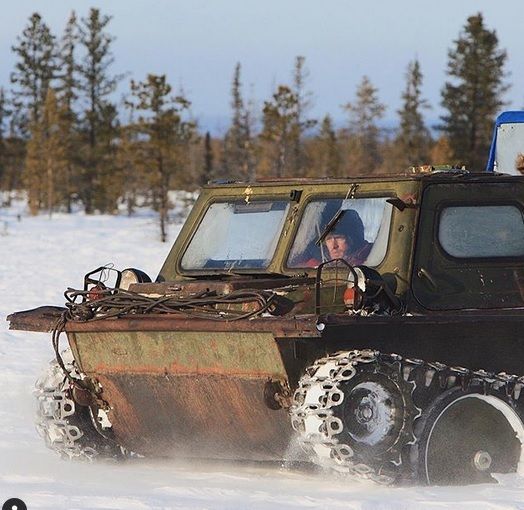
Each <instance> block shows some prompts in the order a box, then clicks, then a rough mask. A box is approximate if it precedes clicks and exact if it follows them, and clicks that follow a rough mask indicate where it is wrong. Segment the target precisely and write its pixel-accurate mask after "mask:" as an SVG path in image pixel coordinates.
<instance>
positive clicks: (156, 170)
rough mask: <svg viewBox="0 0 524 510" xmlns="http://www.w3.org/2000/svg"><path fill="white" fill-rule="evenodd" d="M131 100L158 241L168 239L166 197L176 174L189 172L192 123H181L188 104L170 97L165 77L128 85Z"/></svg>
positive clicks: (155, 76)
mask: <svg viewBox="0 0 524 510" xmlns="http://www.w3.org/2000/svg"><path fill="white" fill-rule="evenodd" d="M131 94H132V98H133V100H132V101H131V102H130V103H129V104H130V105H132V107H133V108H135V109H136V111H137V112H138V114H139V118H138V120H137V126H136V127H137V131H138V132H139V133H140V135H141V136H140V137H139V138H140V141H139V142H138V150H139V151H140V154H141V156H140V157H141V158H142V161H144V162H146V163H147V166H148V167H149V168H150V169H151V172H150V174H149V185H150V188H151V191H152V196H153V205H154V207H155V209H156V210H157V211H158V212H159V220H160V238H161V241H162V242H165V241H166V240H167V220H168V211H169V196H168V192H169V190H170V187H171V184H172V182H173V179H174V178H175V177H176V174H177V173H183V172H184V171H187V169H188V152H189V150H188V148H189V144H190V143H191V142H192V141H193V139H194V137H195V124H194V123H193V122H190V121H186V120H184V118H183V117H184V115H185V114H186V113H187V112H188V110H189V107H190V104H191V103H190V102H189V101H188V100H187V99H186V98H185V97H184V96H183V95H178V96H173V95H172V88H171V85H169V83H167V81H166V77H165V75H161V76H157V75H153V74H149V75H148V76H147V78H146V80H145V81H143V82H139V83H136V82H131Z"/></svg>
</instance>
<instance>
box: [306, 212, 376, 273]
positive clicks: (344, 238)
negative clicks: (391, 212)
mask: <svg viewBox="0 0 524 510" xmlns="http://www.w3.org/2000/svg"><path fill="white" fill-rule="evenodd" d="M372 247H373V244H372V243H370V242H368V241H366V239H365V238H364V224H363V223H362V220H361V218H360V216H359V214H358V213H357V211H355V210H354V209H348V210H346V211H345V212H344V214H343V215H342V217H341V218H340V219H339V220H338V222H337V223H336V224H335V226H334V227H333V229H332V230H331V231H330V232H328V234H327V236H326V237H325V239H324V250H323V258H324V261H327V260H333V259H344V260H345V261H346V262H348V263H349V264H351V265H352V266H358V265H361V264H363V263H364V262H365V260H366V259H367V257H368V255H369V252H370V251H371V248H372ZM318 264H320V261H318V260H315V259H311V260H309V261H308V263H307V265H308V266H309V267H312V266H318Z"/></svg>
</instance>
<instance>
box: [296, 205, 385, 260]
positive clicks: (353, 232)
mask: <svg viewBox="0 0 524 510" xmlns="http://www.w3.org/2000/svg"><path fill="white" fill-rule="evenodd" d="M386 200H387V197H380V198H356V199H346V200H342V199H336V198H333V199H331V198H325V199H321V200H313V201H311V202H310V203H309V204H308V205H307V207H306V210H305V211H304V215H303V217H302V220H301V222H300V226H299V228H298V231H297V235H296V236H295V241H294V243H293V246H292V248H291V252H290V254H289V258H288V267H293V268H295V267H316V266H318V265H319V264H320V263H321V262H326V261H328V260H333V259H344V260H346V262H348V263H349V264H351V265H361V264H365V265H367V266H371V267H376V266H378V265H379V264H380V263H381V262H382V260H383V259H384V256H385V255H386V250H387V246H388V238H389V226H390V222H391V211H392V206H391V204H389V203H387V202H386Z"/></svg>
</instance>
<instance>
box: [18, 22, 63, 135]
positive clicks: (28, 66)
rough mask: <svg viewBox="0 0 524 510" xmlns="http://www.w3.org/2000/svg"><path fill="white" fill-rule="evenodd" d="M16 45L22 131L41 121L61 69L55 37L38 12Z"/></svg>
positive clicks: (19, 113) (19, 118)
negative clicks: (53, 84)
mask: <svg viewBox="0 0 524 510" xmlns="http://www.w3.org/2000/svg"><path fill="white" fill-rule="evenodd" d="M17 43H18V44H17V45H16V46H12V48H11V49H12V51H13V52H14V53H15V54H16V56H17V58H18V61H17V62H16V64H15V71H13V72H12V73H11V83H12V84H13V85H14V86H15V88H14V89H13V92H12V95H13V104H14V106H15V108H16V110H17V117H16V121H17V123H18V127H19V128H20V130H21V131H22V133H26V130H27V127H28V125H29V123H34V122H39V120H40V119H39V116H40V110H41V108H42V105H43V103H44V101H45V98H46V94H47V89H48V88H49V86H50V84H51V81H52V80H53V78H54V77H55V75H56V72H57V63H56V52H57V49H56V42H55V36H54V35H53V34H52V33H51V30H50V29H49V27H48V26H47V25H46V24H45V23H44V22H43V21H42V17H41V16H40V14H38V13H36V12H35V13H33V14H32V15H31V17H30V18H29V24H28V26H27V27H26V28H25V29H24V30H23V32H22V35H21V36H19V37H17Z"/></svg>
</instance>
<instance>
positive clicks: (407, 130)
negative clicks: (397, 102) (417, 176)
mask: <svg viewBox="0 0 524 510" xmlns="http://www.w3.org/2000/svg"><path fill="white" fill-rule="evenodd" d="M422 81H423V75H422V72H421V70H420V63H419V61H418V60H416V59H415V60H413V61H412V62H410V63H409V64H408V68H407V72H406V87H405V89H404V92H403V93H402V108H401V109H400V110H398V111H397V113H398V115H399V117H400V127H399V132H398V135H397V140H396V144H395V148H396V150H397V153H398V156H397V158H395V159H396V161H395V164H396V165H397V164H399V165H401V166H403V167H404V166H416V165H422V164H428V163H429V151H430V148H431V135H430V133H429V129H428V128H427V127H426V125H425V123H424V117H423V114H422V111H423V110H425V109H428V108H429V103H428V102H427V101H426V100H425V99H424V98H423V97H422Z"/></svg>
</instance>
